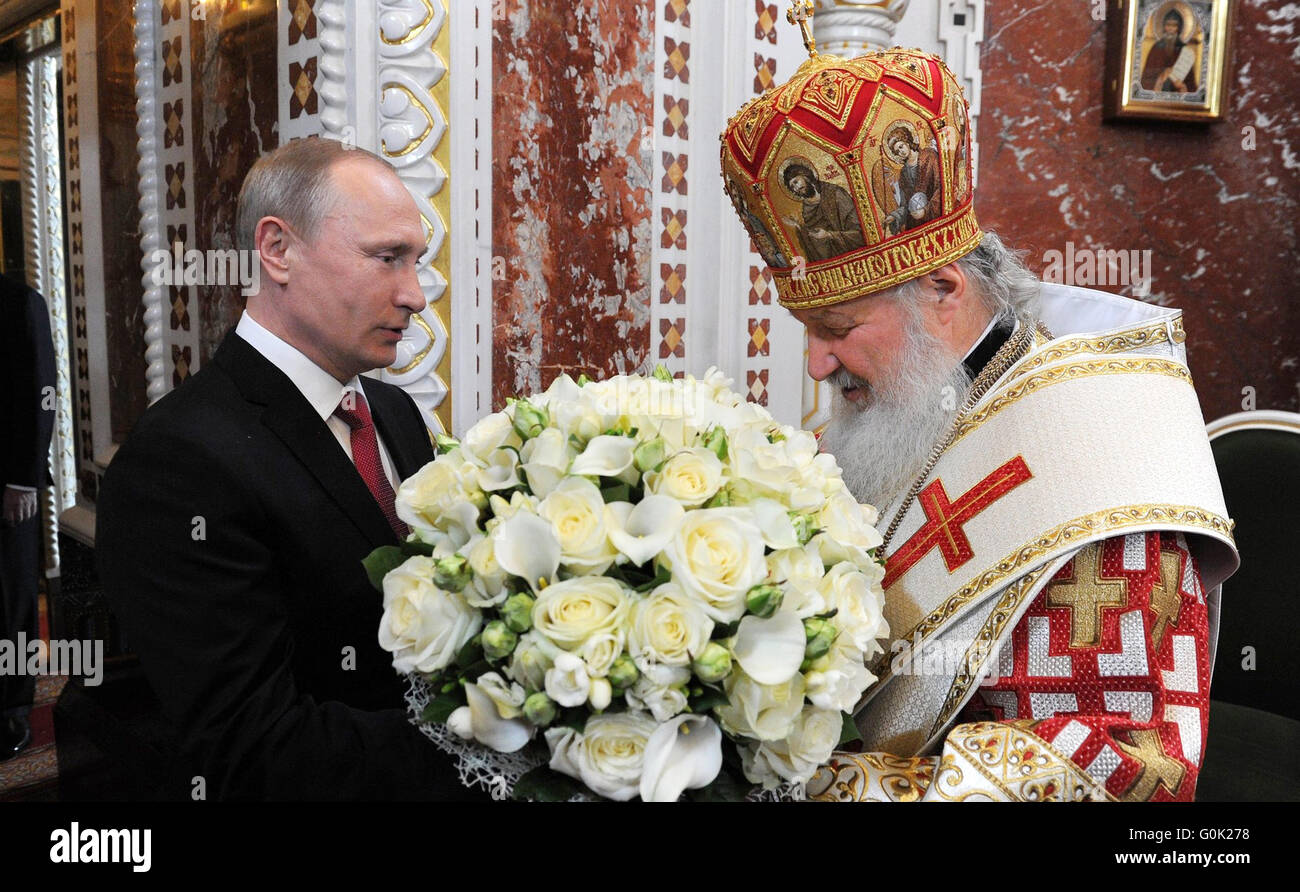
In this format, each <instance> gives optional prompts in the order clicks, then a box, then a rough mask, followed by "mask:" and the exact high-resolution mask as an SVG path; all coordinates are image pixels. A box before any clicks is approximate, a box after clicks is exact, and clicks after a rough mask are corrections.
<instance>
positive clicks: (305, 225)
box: [235, 136, 392, 251]
mask: <svg viewBox="0 0 1300 892" xmlns="http://www.w3.org/2000/svg"><path fill="white" fill-rule="evenodd" d="M348 158H370V159H373V160H374V161H375V162H376V163H377V164H382V165H383V166H384V167H385V168H386V169H388V170H392V167H391V166H390V165H389V164H388V162H387V161H385V160H384V159H383V158H380V157H379V156H378V155H376V154H375V153H373V152H368V151H366V150H365V149H360V148H357V147H355V146H349V145H344V144H343V143H341V142H338V141H337V140H333V139H326V138H324V137H316V136H312V137H308V138H306V139H295V140H293V141H292V142H288V143H285V144H284V145H282V146H280V147H279V148H277V149H275V150H274V151H272V152H270V153H269V154H266V155H263V156H262V157H261V158H259V159H258V160H257V163H256V164H254V165H253V166H252V168H251V169H250V170H249V171H248V175H247V176H245V177H244V185H243V186H242V187H241V188H240V190H239V209H238V211H237V213H236V216H235V245H236V247H238V248H240V249H242V250H245V251H251V250H254V249H255V248H256V247H257V246H256V245H255V244H254V241H255V236H256V230H257V222H258V221H259V220H261V219H262V218H263V217H279V218H280V219H282V220H284V221H285V222H286V223H288V224H289V225H290V226H292V227H293V228H294V229H295V230H296V231H297V232H298V234H299V235H301V236H302V237H303V238H312V237H313V236H315V234H316V230H317V227H318V226H320V222H321V220H322V219H324V217H325V215H326V214H327V213H329V211H330V208H331V207H332V206H333V202H334V198H335V193H334V189H333V188H332V186H331V184H330V178H329V174H330V170H331V168H333V166H334V165H335V164H337V163H338V162H340V161H343V160H345V159H348Z"/></svg>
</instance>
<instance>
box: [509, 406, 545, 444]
mask: <svg viewBox="0 0 1300 892" xmlns="http://www.w3.org/2000/svg"><path fill="white" fill-rule="evenodd" d="M512 423H513V424H514V428H515V433H517V434H519V436H521V437H523V438H524V439H525V440H529V439H532V438H533V437H535V436H537V435H538V434H540V433H541V432H542V431H544V430H546V426H547V425H548V424H550V423H551V413H549V412H547V411H546V409H545V407H543V406H534V405H533V404H532V403H530V402H528V400H515V417H514V421H513V422H512Z"/></svg>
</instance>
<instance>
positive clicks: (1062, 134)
mask: <svg viewBox="0 0 1300 892" xmlns="http://www.w3.org/2000/svg"><path fill="white" fill-rule="evenodd" d="M1237 6H1238V15H1237V23H1236V28H1235V32H1234V40H1235V49H1234V54H1233V61H1232V73H1231V78H1230V81H1229V87H1228V101H1227V105H1226V119H1225V120H1224V121H1223V122H1221V123H1216V124H1210V125H1203V124H1175V123H1165V122H1157V121H1132V122H1123V123H1115V124H1104V123H1102V86H1103V84H1102V77H1103V74H1102V72H1103V66H1104V60H1105V23H1104V22H1098V21H1094V20H1093V19H1092V17H1091V14H1090V13H1091V8H1092V4H1091V3H1082V2H1078V3H1043V2H1041V0H995V2H991V3H989V4H988V6H987V7H986V8H987V10H988V21H987V26H986V31H985V34H986V37H985V40H984V44H983V52H982V56H981V60H982V67H983V76H984V85H983V93H982V103H983V110H982V115H981V118H980V125H979V140H980V147H981V148H980V170H979V183H978V191H977V198H976V203H977V207H978V210H979V215H980V222H981V224H982V225H983V226H984V227H985V228H986V229H987V228H991V229H995V230H997V231H998V232H999V233H1001V234H1002V235H1003V236H1004V238H1005V239H1006V240H1007V242H1008V243H1009V244H1011V245H1014V246H1016V247H1020V248H1025V249H1028V251H1029V256H1028V258H1027V260H1028V261H1029V263H1030V266H1031V267H1032V268H1033V269H1035V270H1036V271H1042V269H1043V267H1044V265H1045V263H1044V253H1045V252H1047V251H1051V250H1056V251H1061V252H1064V251H1065V246H1066V242H1067V241H1072V242H1074V244H1075V247H1076V248H1083V247H1090V248H1093V249H1100V248H1107V249H1112V250H1139V251H1141V250H1150V251H1151V252H1152V255H1151V257H1152V275H1153V281H1152V284H1151V294H1150V296H1149V297H1148V298H1147V299H1148V300H1151V301H1154V302H1157V303H1160V304H1167V305H1171V306H1177V307H1181V308H1182V309H1183V311H1184V313H1185V322H1186V327H1187V332H1188V356H1189V361H1190V363H1191V368H1192V373H1193V374H1194V375H1195V378H1196V386H1197V391H1198V392H1199V393H1200V397H1201V405H1202V409H1203V411H1204V413H1205V416H1206V419H1207V420H1210V419H1213V418H1217V417H1219V416H1222V415H1225V414H1228V413H1230V412H1236V411H1240V410H1241V409H1242V408H1243V405H1242V403H1243V399H1244V396H1243V388H1248V387H1249V388H1254V394H1255V399H1256V407H1257V408H1260V409H1286V410H1291V411H1296V410H1297V409H1298V408H1300V401H1298V399H1297V398H1298V397H1300V365H1298V363H1300V325H1297V320H1296V317H1295V312H1294V310H1293V309H1292V306H1293V304H1292V294H1293V292H1294V290H1295V285H1294V282H1293V281H1292V275H1293V270H1294V269H1295V267H1296V264H1297V250H1296V214H1297V206H1298V205H1300V180H1298V179H1297V176H1296V172H1297V170H1300V162H1298V161H1297V152H1300V116H1297V115H1296V112H1295V101H1296V97H1297V96H1298V95H1300V67H1298V66H1297V64H1296V59H1297V58H1298V57H1300V55H1298V54H1300V19H1297V18H1296V17H1295V15H1294V12H1288V10H1294V4H1290V3H1288V2H1287V0H1241V2H1239V3H1238V4H1237ZM1248 126H1249V127H1252V128H1254V131H1255V148H1254V149H1247V148H1244V147H1243V141H1244V140H1245V139H1246V135H1245V134H1244V133H1243V128H1245V127H1248ZM1112 290H1114V289H1112Z"/></svg>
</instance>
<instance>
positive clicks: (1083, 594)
mask: <svg viewBox="0 0 1300 892" xmlns="http://www.w3.org/2000/svg"><path fill="white" fill-rule="evenodd" d="M1101 550H1102V543H1100V542H1097V543H1095V544H1093V545H1088V546H1085V547H1084V548H1083V550H1082V551H1080V552H1079V553H1078V554H1076V555H1075V556H1074V573H1073V577H1072V578H1070V579H1063V580H1059V581H1057V582H1053V583H1052V584H1051V586H1049V587H1048V589H1047V606H1048V607H1069V608H1070V647H1096V646H1097V645H1098V644H1101V611H1102V610H1103V609H1104V608H1106V607H1123V606H1124V605H1125V604H1127V603H1128V580H1126V579H1124V578H1122V577H1118V578H1116V577H1107V578H1103V577H1102V575H1101Z"/></svg>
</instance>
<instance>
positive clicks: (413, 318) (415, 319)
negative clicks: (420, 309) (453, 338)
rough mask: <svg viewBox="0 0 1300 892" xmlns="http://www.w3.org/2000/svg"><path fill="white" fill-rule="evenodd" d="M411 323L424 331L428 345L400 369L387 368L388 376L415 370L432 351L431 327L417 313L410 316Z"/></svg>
mask: <svg viewBox="0 0 1300 892" xmlns="http://www.w3.org/2000/svg"><path fill="white" fill-rule="evenodd" d="M411 321H412V322H414V323H415V324H416V325H418V326H419V327H420V328H422V329H424V333H425V334H426V335H427V336H428V338H429V343H427V344H425V345H424V349H423V350H421V351H420V352H419V353H417V354H415V356H413V357H411V361H410V362H408V363H407V364H406V365H404V366H402V367H401V368H393V367H392V366H389V368H388V371H389V373H390V374H393V375H405V374H406V373H407V372H409V371H411V369H413V368H415V367H416V366H418V365H419V364H420V363H422V362H424V358H425V357H426V356H428V355H429V351H431V350H433V345H434V341H435V338H434V336H433V327H432V326H430V325H429V323H428V321H427V320H426V319H425V318H424V317H423V316H422V315H420V314H419V313H415V314H414V315H412V316H411Z"/></svg>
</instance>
